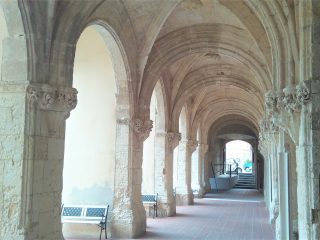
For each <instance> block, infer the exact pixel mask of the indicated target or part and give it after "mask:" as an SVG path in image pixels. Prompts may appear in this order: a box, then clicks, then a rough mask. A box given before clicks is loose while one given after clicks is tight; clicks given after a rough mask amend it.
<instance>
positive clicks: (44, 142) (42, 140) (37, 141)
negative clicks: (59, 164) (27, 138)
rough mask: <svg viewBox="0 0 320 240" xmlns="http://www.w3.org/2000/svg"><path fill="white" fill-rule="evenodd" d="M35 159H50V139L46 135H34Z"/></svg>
mask: <svg viewBox="0 0 320 240" xmlns="http://www.w3.org/2000/svg"><path fill="white" fill-rule="evenodd" d="M33 140H34V159H35V160H46V159H48V139H47V138H46V137H40V136H36V137H34V139H33Z"/></svg>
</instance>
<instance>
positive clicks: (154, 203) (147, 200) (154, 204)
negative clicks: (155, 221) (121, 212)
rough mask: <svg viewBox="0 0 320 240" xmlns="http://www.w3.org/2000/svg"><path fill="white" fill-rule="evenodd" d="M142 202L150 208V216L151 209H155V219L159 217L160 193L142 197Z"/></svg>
mask: <svg viewBox="0 0 320 240" xmlns="http://www.w3.org/2000/svg"><path fill="white" fill-rule="evenodd" d="M141 201H142V203H143V205H148V206H149V216H150V213H151V211H150V209H153V218H154V217H157V216H158V193H157V194H148V195H141Z"/></svg>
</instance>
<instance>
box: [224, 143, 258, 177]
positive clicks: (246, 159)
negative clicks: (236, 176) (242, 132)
mask: <svg viewBox="0 0 320 240" xmlns="http://www.w3.org/2000/svg"><path fill="white" fill-rule="evenodd" d="M252 154H253V152H252V146H251V144H249V143H247V142H245V141H241V140H235V141H231V142H228V143H227V144H226V158H225V159H226V162H225V168H226V169H225V171H226V172H230V171H231V172H237V173H252V171H253V162H252Z"/></svg>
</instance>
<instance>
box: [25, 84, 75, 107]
mask: <svg viewBox="0 0 320 240" xmlns="http://www.w3.org/2000/svg"><path fill="white" fill-rule="evenodd" d="M77 93H78V92H77V90H76V89H75V88H61V89H60V88H54V87H51V86H49V85H45V84H44V85H40V84H39V85H38V84H33V85H29V86H28V88H27V98H28V100H29V102H30V103H31V104H32V105H33V106H37V107H38V108H40V109H41V110H48V111H58V112H67V113H69V112H70V111H71V110H72V109H74V108H75V107H76V105H77Z"/></svg>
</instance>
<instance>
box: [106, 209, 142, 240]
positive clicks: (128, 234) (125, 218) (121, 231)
mask: <svg viewBox="0 0 320 240" xmlns="http://www.w3.org/2000/svg"><path fill="white" fill-rule="evenodd" d="M127 207H128V208H127ZM127 207H126V206H123V205H122V208H121V209H114V210H113V216H112V222H111V237H112V238H137V237H140V236H141V235H143V234H144V233H145V232H146V211H145V210H144V207H143V205H142V203H139V204H138V203H137V204H133V205H132V209H129V206H127Z"/></svg>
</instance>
